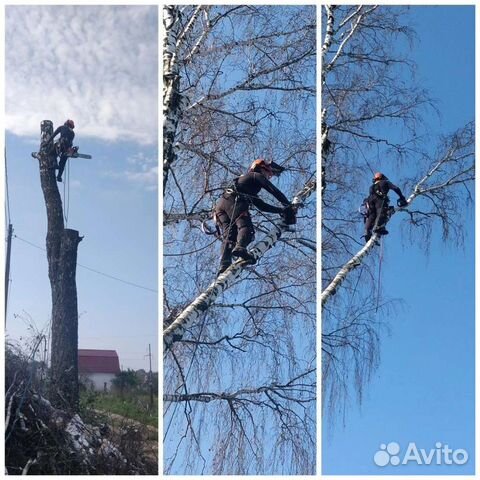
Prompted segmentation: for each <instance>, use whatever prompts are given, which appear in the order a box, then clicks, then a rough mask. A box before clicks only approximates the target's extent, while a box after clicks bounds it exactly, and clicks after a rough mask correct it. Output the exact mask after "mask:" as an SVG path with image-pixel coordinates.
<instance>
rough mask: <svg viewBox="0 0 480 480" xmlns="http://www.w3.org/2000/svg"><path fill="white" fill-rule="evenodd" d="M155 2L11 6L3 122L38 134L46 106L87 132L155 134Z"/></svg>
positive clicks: (151, 137) (134, 136) (110, 136)
mask: <svg viewBox="0 0 480 480" xmlns="http://www.w3.org/2000/svg"><path fill="white" fill-rule="evenodd" d="M156 10H157V9H156V7H135V6H128V7H125V6H124V7H120V8H119V7H104V6H101V7H98V6H71V7H70V6H15V7H7V9H6V19H5V21H6V39H7V42H6V43H7V45H6V119H5V120H6V128H7V130H8V131H10V132H12V133H14V134H16V135H21V136H31V135H35V136H36V135H38V124H39V122H40V121H41V120H43V117H44V115H45V112H46V111H47V112H52V114H53V118H51V120H53V122H54V123H55V124H58V123H59V122H63V121H64V117H65V115H66V113H67V112H68V116H69V117H72V118H74V119H75V121H76V123H77V124H78V125H81V128H82V135H86V136H87V135H88V136H92V137H95V138H98V139H102V140H110V141H115V140H118V139H123V140H133V141H137V142H139V143H142V144H152V143H154V142H155V141H156V138H157V128H156V127H157V68H158V64H157V13H156Z"/></svg>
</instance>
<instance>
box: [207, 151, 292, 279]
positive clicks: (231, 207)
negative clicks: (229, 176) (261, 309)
mask: <svg viewBox="0 0 480 480" xmlns="http://www.w3.org/2000/svg"><path fill="white" fill-rule="evenodd" d="M283 170H284V168H283V167H281V166H280V165H277V164H276V163H274V162H271V161H270V162H269V161H267V160H264V159H261V158H260V159H258V160H255V161H254V162H253V163H252V165H251V166H250V168H249V169H248V173H246V174H245V175H241V176H240V177H237V178H235V179H234V180H233V183H232V185H231V186H229V187H228V188H227V189H226V190H225V192H224V193H223V195H222V196H221V197H220V199H219V200H218V202H217V204H216V205H215V215H214V217H215V221H216V223H217V225H218V226H219V227H220V230H221V232H222V238H223V244H222V256H221V260H220V269H219V271H218V274H219V275H220V274H221V273H223V272H224V271H225V270H226V269H227V268H228V267H229V266H230V265H231V264H232V257H240V258H242V259H243V260H245V261H246V262H248V263H250V264H253V263H255V258H254V257H253V256H252V255H251V254H250V253H249V252H248V251H247V248H246V247H247V245H248V244H249V243H250V242H251V241H252V240H253V238H254V235H255V230H254V228H253V224H252V219H251V218H250V213H249V211H248V210H249V207H250V205H251V204H253V205H254V206H255V207H257V208H258V209H259V210H261V211H263V212H269V213H278V214H280V215H282V216H283V218H284V221H285V223H286V224H287V225H292V224H294V223H295V210H294V208H293V207H292V206H291V205H290V202H289V201H288V199H287V197H286V196H285V195H284V194H283V193H282V192H281V191H280V190H279V189H278V188H277V187H275V186H274V185H273V184H272V183H271V182H270V180H269V179H270V178H272V176H273V175H279V174H280V173H281V172H282V171H283ZM262 188H263V189H265V190H266V191H267V192H268V193H270V194H271V195H273V196H274V197H275V198H276V199H277V200H278V201H279V202H280V203H282V204H283V205H284V206H283V207H275V206H273V205H269V204H268V203H265V202H264V201H263V200H261V199H260V198H258V196H257V195H258V193H259V192H260V190H261V189H262Z"/></svg>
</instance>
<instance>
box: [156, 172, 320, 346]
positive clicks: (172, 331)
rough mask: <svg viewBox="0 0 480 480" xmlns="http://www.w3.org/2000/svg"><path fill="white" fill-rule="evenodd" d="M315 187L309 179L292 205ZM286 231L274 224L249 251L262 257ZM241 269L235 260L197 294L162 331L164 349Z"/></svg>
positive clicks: (236, 276) (283, 226) (280, 225)
mask: <svg viewBox="0 0 480 480" xmlns="http://www.w3.org/2000/svg"><path fill="white" fill-rule="evenodd" d="M315 189H316V180H315V179H314V180H311V181H310V182H308V183H307V184H306V185H305V187H304V188H303V189H302V190H301V191H300V192H298V193H297V195H296V196H295V197H294V199H293V201H292V205H298V206H301V204H302V202H303V201H304V200H305V199H306V198H308V197H309V196H310V195H311V194H312V193H313V192H314V191H315ZM286 231H288V226H287V225H285V224H284V223H283V222H279V223H278V224H274V226H273V227H272V228H271V229H270V231H269V232H268V233H267V234H266V235H265V237H264V238H263V239H262V240H260V241H259V242H257V243H256V244H255V245H254V247H253V248H252V250H250V253H251V254H252V255H253V256H254V257H255V259H256V260H258V259H259V258H261V257H262V255H263V254H264V253H265V252H267V251H268V250H269V249H270V248H272V247H273V245H275V243H276V242H277V240H278V239H279V238H280V237H281V235H282V233H284V232H286ZM242 269H243V265H242V261H241V260H237V261H236V262H235V263H234V264H233V265H232V266H231V267H229V268H228V269H227V270H226V271H225V272H224V273H222V274H221V275H220V276H219V277H218V278H216V279H215V280H214V281H213V283H212V284H211V285H210V286H209V287H208V288H207V289H206V290H205V291H204V292H203V293H202V294H201V295H199V296H198V297H197V298H196V299H195V300H194V301H193V302H192V303H191V304H190V305H189V306H188V307H187V308H185V310H183V312H181V313H180V315H178V316H177V318H176V319H175V320H174V321H173V322H172V323H171V324H170V325H169V326H168V327H167V328H166V329H165V330H164V331H163V345H164V351H167V350H168V348H170V346H171V345H172V344H173V343H174V342H176V341H179V340H180V339H181V338H182V337H183V334H184V333H185V331H186V330H187V328H189V327H190V326H191V325H192V324H193V323H194V322H195V320H197V319H198V318H199V317H200V315H202V313H204V312H206V311H207V310H208V308H209V307H210V305H211V304H212V303H213V302H214V301H215V300H216V299H217V297H218V296H219V295H220V294H221V293H223V292H224V291H225V290H227V289H228V287H229V286H230V285H231V284H232V283H233V282H234V281H235V280H236V279H237V278H238V277H239V276H240V274H241V272H242Z"/></svg>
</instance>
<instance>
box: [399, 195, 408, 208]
mask: <svg viewBox="0 0 480 480" xmlns="http://www.w3.org/2000/svg"><path fill="white" fill-rule="evenodd" d="M397 205H398V206H399V207H400V208H401V207H406V206H407V205H408V202H407V199H406V198H405V197H400V198H399V199H398V200H397Z"/></svg>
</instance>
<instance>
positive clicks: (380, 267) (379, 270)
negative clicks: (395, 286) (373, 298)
mask: <svg viewBox="0 0 480 480" xmlns="http://www.w3.org/2000/svg"><path fill="white" fill-rule="evenodd" d="M382 263H383V236H381V237H380V256H379V260H378V278H377V303H376V305H375V313H377V312H378V304H379V303H380V287H381V282H382Z"/></svg>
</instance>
